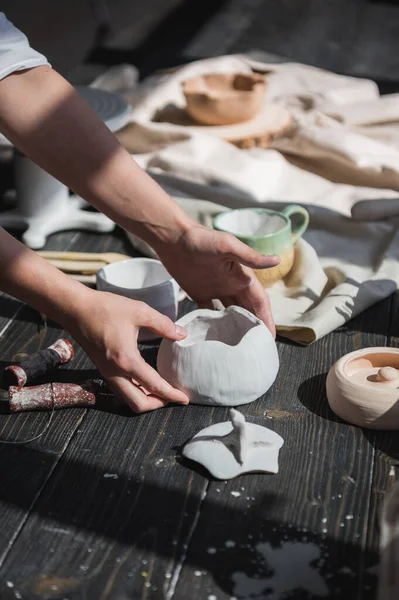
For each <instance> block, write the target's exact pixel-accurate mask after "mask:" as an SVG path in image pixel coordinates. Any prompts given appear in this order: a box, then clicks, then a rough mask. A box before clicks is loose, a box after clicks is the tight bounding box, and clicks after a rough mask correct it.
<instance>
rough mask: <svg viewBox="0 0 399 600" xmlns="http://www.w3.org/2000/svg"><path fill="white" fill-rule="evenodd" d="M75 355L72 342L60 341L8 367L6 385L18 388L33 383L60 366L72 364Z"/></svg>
mask: <svg viewBox="0 0 399 600" xmlns="http://www.w3.org/2000/svg"><path fill="white" fill-rule="evenodd" d="M74 355H75V351H74V349H73V346H72V344H71V342H70V341H69V340H65V339H59V340H57V341H56V342H54V344H52V345H51V346H49V347H48V348H45V349H44V350H40V351H39V352H35V353H34V354H31V355H30V356H28V357H27V358H25V359H23V360H22V361H21V362H20V363H19V364H15V365H9V366H8V367H6V370H5V383H6V384H7V385H16V386H18V387H21V386H23V385H26V384H29V383H33V382H34V381H35V380H37V379H38V378H39V377H43V375H46V374H47V373H49V372H50V371H53V370H55V369H56V368H57V367H59V366H60V365H64V364H66V363H69V362H71V360H72V359H73V357H74Z"/></svg>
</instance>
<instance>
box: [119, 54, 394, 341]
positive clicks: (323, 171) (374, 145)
mask: <svg viewBox="0 0 399 600" xmlns="http://www.w3.org/2000/svg"><path fill="white" fill-rule="evenodd" d="M251 69H256V70H259V71H261V72H264V73H266V74H267V77H268V101H269V102H274V103H278V104H280V105H282V106H284V107H285V108H287V109H288V110H290V111H291V112H292V114H293V117H294V119H295V127H294V128H293V130H292V131H291V132H290V134H289V135H284V136H282V137H281V138H277V139H276V140H274V142H273V143H272V146H271V147H270V148H269V149H260V148H259V149H252V150H239V149H238V148H236V147H235V146H233V145H231V144H229V143H228V142H226V141H224V140H220V139H216V138H214V137H213V136H211V135H206V134H204V133H201V134H198V133H193V131H192V130H191V129H190V130H188V129H187V128H185V127H183V126H178V125H172V124H169V123H162V122H157V121H156V115H157V113H158V114H159V111H160V110H161V109H163V108H164V107H165V106H167V105H169V104H174V105H177V106H179V107H184V96H183V94H182V91H181V81H182V80H184V79H186V78H188V77H191V76H194V75H196V74H199V73H206V72H210V71H219V72H226V71H241V72H243V71H244V72H247V71H249V70H251ZM123 93H124V96H125V98H129V99H130V101H131V103H132V105H133V110H132V115H131V123H130V124H129V125H128V126H127V128H126V129H125V130H124V131H122V132H120V134H118V137H119V139H120V140H121V141H122V143H123V144H124V145H125V146H126V147H127V148H128V150H129V151H130V152H131V153H132V154H133V155H134V157H135V158H136V160H137V161H138V162H139V164H141V166H142V167H144V168H146V169H147V170H148V171H149V172H150V173H151V175H152V176H153V177H154V178H156V179H157V180H158V181H159V182H160V183H161V184H162V185H164V187H167V188H169V191H170V192H171V193H172V194H173V195H174V196H175V197H177V200H178V201H179V202H180V204H181V205H182V206H183V208H184V209H185V210H186V212H188V213H189V214H191V215H192V216H193V218H195V219H197V220H199V221H201V222H203V223H204V222H205V223H208V224H210V222H211V220H210V219H211V216H212V214H214V213H217V212H218V211H220V210H223V208H225V207H229V208H236V207H244V206H265V207H271V208H273V207H276V208H278V206H282V205H283V204H284V203H285V204H286V203H294V202H295V203H300V204H302V205H303V206H306V207H307V208H308V210H309V211H310V213H311V220H310V227H309V229H308V232H307V233H306V235H305V239H304V240H301V241H300V242H299V243H298V244H297V248H296V258H295V263H294V267H293V269H292V271H291V272H290V274H289V275H288V276H287V277H286V278H285V280H284V281H282V282H279V283H277V284H276V285H275V286H274V287H273V288H272V289H270V290H269V295H270V299H271V303H272V309H273V315H274V318H275V321H276V325H277V329H278V331H279V332H280V333H281V334H282V335H284V336H286V337H289V338H291V339H294V340H296V341H298V342H301V343H310V342H312V341H314V340H316V339H318V338H320V337H322V336H323V335H325V334H327V333H328V332H330V331H332V330H334V329H335V328H337V327H339V326H340V325H342V324H344V323H345V322H346V321H348V320H349V319H350V318H352V317H354V316H356V315H357V314H359V312H361V311H363V310H365V309H366V308H368V307H369V306H371V305H372V304H373V303H375V302H377V301H379V300H381V299H383V298H386V297H387V296H389V295H390V294H391V293H392V292H393V291H394V290H396V289H398V287H399V236H398V233H397V219H396V218H394V215H395V214H396V215H399V194H398V191H399V101H398V99H399V96H396V95H394V96H385V97H382V98H381V97H380V96H379V92H378V88H377V86H376V84H375V83H373V82H372V81H367V80H361V79H357V78H351V77H344V76H340V75H336V74H333V73H329V72H326V71H323V70H321V69H316V68H314V67H309V66H306V65H300V64H293V63H283V64H264V63H259V62H257V63H255V62H254V61H251V60H249V59H248V58H247V57H243V56H225V57H220V58H215V59H209V60H204V61H198V62H195V63H192V64H190V65H187V66H184V67H182V68H181V69H177V70H175V71H173V72H171V73H169V74H164V75H161V76H159V77H153V78H151V79H149V80H148V81H146V82H144V84H143V85H142V86H139V88H138V89H132V90H128V89H125V90H123ZM179 196H180V198H179ZM183 196H190V197H191V199H184V198H182V197H183ZM199 198H200V199H202V200H203V201H204V200H206V201H208V202H205V203H204V202H199V201H198V199H199ZM384 199H391V208H390V215H393V217H392V216H391V219H390V220H385V221H380V222H368V221H367V215H364V211H363V218H364V220H363V221H360V220H355V219H354V218H351V215H352V207H353V206H354V205H357V206H360V203H359V201H364V200H368V201H370V203H369V204H364V206H366V208H367V206H369V209H370V211H371V210H372V208H371V207H373V206H378V204H379V203H382V201H383V200H384ZM395 199H396V200H397V210H396V209H395V202H396V200H395ZM276 202H278V203H280V204H278V205H276ZM385 202H386V200H385ZM212 203H217V206H215V205H214V204H212ZM358 203H359V204H358ZM376 212H378V211H376ZM354 214H358V215H359V214H360V211H357V213H356V212H355V211H354ZM373 214H374V211H373ZM130 239H131V240H132V241H133V243H134V244H135V245H136V246H137V247H139V248H140V249H142V250H144V251H145V252H151V250H150V249H148V247H146V246H145V245H143V244H142V243H140V242H138V241H137V239H135V238H133V237H132V236H130Z"/></svg>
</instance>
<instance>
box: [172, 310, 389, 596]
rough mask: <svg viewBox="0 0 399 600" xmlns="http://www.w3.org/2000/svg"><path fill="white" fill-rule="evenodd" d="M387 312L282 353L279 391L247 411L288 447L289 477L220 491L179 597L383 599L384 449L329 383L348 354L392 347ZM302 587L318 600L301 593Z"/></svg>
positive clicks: (209, 502)
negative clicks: (376, 544) (378, 569)
mask: <svg viewBox="0 0 399 600" xmlns="http://www.w3.org/2000/svg"><path fill="white" fill-rule="evenodd" d="M387 306H389V300H388V301H385V302H383V303H380V304H379V305H377V307H376V308H374V309H370V310H369V311H367V312H366V313H364V315H362V316H361V317H359V318H357V319H355V320H353V321H352V322H350V323H348V324H347V325H346V326H345V328H342V329H341V330H339V331H337V332H334V333H333V334H331V335H329V336H327V337H326V338H324V339H323V340H321V341H319V342H317V343H315V344H314V345H312V346H311V347H309V348H299V347H297V346H294V345H289V344H280V345H279V351H280V356H281V369H280V373H279V376H278V380H277V382H276V384H275V385H274V386H273V388H272V389H271V390H270V392H269V393H268V394H267V395H266V397H265V398H263V399H261V400H259V401H258V402H256V403H254V404H252V405H249V406H247V407H244V408H243V412H244V414H245V415H246V416H247V417H248V419H250V420H251V421H253V422H256V423H264V424H265V423H266V424H268V425H269V426H270V427H271V428H273V429H274V430H275V431H277V432H278V433H279V434H281V435H282V437H283V438H284V440H285V443H284V446H283V448H282V449H281V452H280V473H279V474H278V475H276V476H261V475H259V476H258V475H248V476H246V477H243V478H240V479H237V480H232V481H230V482H227V483H225V482H220V483H219V482H212V483H211V484H210V487H209V490H208V493H207V496H206V498H205V500H204V502H203V504H202V508H201V513H200V518H199V521H198V525H197V527H196V529H195V532H194V535H193V538H192V541H191V544H190V546H189V548H188V554H187V558H186V560H185V562H184V565H183V569H182V572H181V576H180V578H179V580H178V582H177V585H176V589H175V595H174V596H173V598H176V599H179V600H180V598H186V597H188V594H189V593H190V597H191V598H198V599H200V598H201V599H202V598H209V597H210V598H213V596H214V597H216V598H217V599H218V600H224V599H227V598H230V597H237V598H251V597H252V596H251V593H252V594H253V597H255V598H263V597H269V596H267V595H266V591H267V590H268V589H269V591H270V594H271V595H270V597H271V598H276V600H277V599H280V598H282V597H287V598H294V597H295V598H302V597H303V598H305V597H312V598H313V597H318V596H317V593H319V594H320V595H322V592H325V593H327V592H328V595H327V597H329V598H346V597H350V595H353V597H355V598H362V599H363V598H370V599H371V598H373V597H374V596H373V594H374V592H375V589H374V585H375V579H374V578H373V577H371V575H369V574H368V573H365V566H366V557H367V559H368V561H371V562H374V563H375V562H376V560H377V555H376V553H375V552H369V549H368V546H367V520H368V516H369V503H370V490H371V485H372V471H373V457H374V448H373V446H372V445H371V444H369V442H368V440H367V438H366V437H365V435H364V434H363V432H362V430H361V429H359V428H357V427H352V426H350V425H349V424H346V423H343V422H341V421H340V420H339V419H337V418H336V417H335V416H334V415H333V414H332V413H331V411H330V410H329V408H328V405H327V400H326V394H325V378H326V374H327V372H328V370H329V368H330V367H331V366H332V364H333V363H334V362H335V361H336V360H337V359H338V358H339V357H340V356H342V355H343V354H345V353H347V352H350V351H352V350H355V349H357V348H360V347H363V346H369V345H385V342H386V333H387V330H388V311H387ZM224 416H225V415H224ZM265 417H266V418H265ZM217 420H222V415H220V413H218V414H217V415H216V414H215V417H214V418H213V422H216V421H217ZM288 564H289V565H290V568H289V570H288V571H287V565H288ZM301 585H304V586H305V588H306V589H307V592H308V595H306V594H305V593H304V592H303V591H302V592H299V590H295V589H293V588H295V587H296V586H297V587H301ZM285 586H287V593H288V595H287V596H284V595H283V593H284V590H285V589H286V588H285ZM291 588H292V589H291ZM273 592H274V595H273ZM299 594H301V595H299Z"/></svg>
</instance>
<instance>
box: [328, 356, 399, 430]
mask: <svg viewBox="0 0 399 600" xmlns="http://www.w3.org/2000/svg"><path fill="white" fill-rule="evenodd" d="M398 369H399V348H384V347H383V348H364V349H363V350H357V351H355V352H351V353H350V354H346V355H345V356H343V357H342V358H341V359H340V360H338V361H337V362H336V363H335V365H333V366H332V367H331V369H330V372H329V373H328V376H327V382H326V387H327V399H328V403H329V405H330V407H331V409H332V410H333V411H334V412H335V413H336V414H337V415H338V416H339V417H341V419H344V420H345V421H348V422H349V423H353V424H354V425H358V426H360V427H367V428H370V429H399V370H398Z"/></svg>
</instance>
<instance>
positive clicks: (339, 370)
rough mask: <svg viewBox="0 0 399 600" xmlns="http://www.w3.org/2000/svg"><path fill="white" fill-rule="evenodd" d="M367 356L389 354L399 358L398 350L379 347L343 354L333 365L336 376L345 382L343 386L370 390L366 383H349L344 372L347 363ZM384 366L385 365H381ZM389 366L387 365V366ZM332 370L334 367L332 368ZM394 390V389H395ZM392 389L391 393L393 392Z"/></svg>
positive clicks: (348, 378)
mask: <svg viewBox="0 0 399 600" xmlns="http://www.w3.org/2000/svg"><path fill="white" fill-rule="evenodd" d="M368 354H387V355H389V354H391V355H394V356H398V357H399V348H388V347H386V346H380V347H376V348H363V349H361V350H355V351H354V352H350V353H349V354H345V356H343V357H342V358H340V359H339V360H338V361H337V362H336V363H335V372H336V376H337V377H338V378H339V379H340V380H341V381H344V382H345V385H347V386H350V387H351V388H357V389H358V388H365V389H367V390H369V389H370V387H369V385H368V384H367V383H361V382H358V381H356V383H354V382H352V381H351V376H350V375H348V373H347V372H346V367H347V366H348V364H349V363H351V362H352V361H353V360H354V359H356V358H361V357H367V355H368ZM383 366H385V365H383ZM387 366H389V365H387ZM333 368H334V367H333ZM395 389H396V388H395ZM395 389H393V390H392V391H395Z"/></svg>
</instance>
